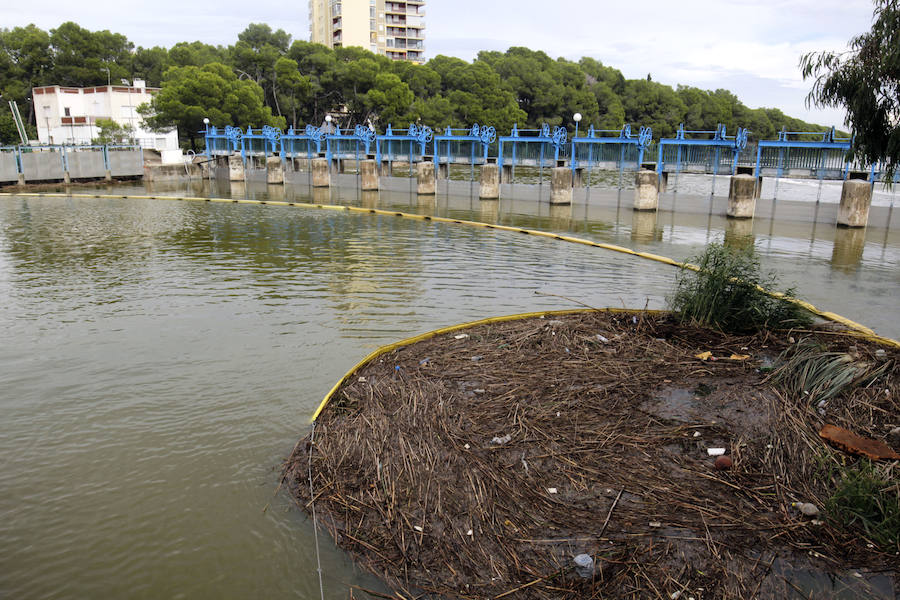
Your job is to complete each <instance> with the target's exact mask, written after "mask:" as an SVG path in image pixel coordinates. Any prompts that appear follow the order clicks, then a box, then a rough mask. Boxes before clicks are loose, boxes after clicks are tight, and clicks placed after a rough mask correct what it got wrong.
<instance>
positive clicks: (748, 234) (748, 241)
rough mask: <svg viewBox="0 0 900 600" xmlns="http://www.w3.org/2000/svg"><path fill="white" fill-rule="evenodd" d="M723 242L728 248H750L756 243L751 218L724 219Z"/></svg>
mask: <svg viewBox="0 0 900 600" xmlns="http://www.w3.org/2000/svg"><path fill="white" fill-rule="evenodd" d="M724 243H725V245H726V246H728V247H729V248H736V249H746V248H752V247H753V245H754V244H755V243H756V238H755V237H754V235H753V219H726V220H725V238H724Z"/></svg>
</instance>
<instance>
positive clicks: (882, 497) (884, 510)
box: [825, 460, 900, 552]
mask: <svg viewBox="0 0 900 600" xmlns="http://www.w3.org/2000/svg"><path fill="white" fill-rule="evenodd" d="M898 488H900V485H898V484H897V483H893V484H892V483H889V482H888V481H885V480H884V479H882V478H881V477H880V476H879V475H878V473H877V472H876V470H875V468H874V467H873V466H872V463H871V462H869V461H867V460H863V461H860V463H859V465H858V466H857V467H847V468H844V469H842V475H841V479H840V481H839V482H838V484H837V489H836V490H835V492H834V494H832V495H831V497H830V498H829V499H828V501H827V502H826V503H825V510H826V512H827V513H828V516H829V517H830V518H831V519H832V520H833V521H835V522H836V523H838V524H839V525H841V526H843V527H845V528H847V529H850V530H856V531H858V532H860V533H861V534H862V535H864V536H865V537H866V538H867V539H868V540H870V541H872V542H873V543H875V544H877V545H878V546H879V548H880V549H881V550H883V551H885V552H897V551H900V489H898Z"/></svg>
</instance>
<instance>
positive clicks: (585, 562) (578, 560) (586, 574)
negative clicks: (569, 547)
mask: <svg viewBox="0 0 900 600" xmlns="http://www.w3.org/2000/svg"><path fill="white" fill-rule="evenodd" d="M574 562H575V573H576V574H577V575H578V576H579V577H581V578H582V579H590V578H591V577H593V576H594V559H593V558H592V557H591V555H590V554H579V555H578V556H576V557H575V558H574Z"/></svg>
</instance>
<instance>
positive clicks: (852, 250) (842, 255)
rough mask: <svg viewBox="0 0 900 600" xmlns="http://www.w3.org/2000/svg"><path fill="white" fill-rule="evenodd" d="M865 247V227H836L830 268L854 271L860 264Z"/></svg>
mask: <svg viewBox="0 0 900 600" xmlns="http://www.w3.org/2000/svg"><path fill="white" fill-rule="evenodd" d="M865 246H866V228H865V227H837V228H836V229H835V230H834V245H833V246H832V251H831V264H832V266H833V267H834V268H835V269H839V270H841V271H847V272H853V271H855V270H856V269H857V268H859V265H860V263H861V262H862V257H863V250H864V249H865Z"/></svg>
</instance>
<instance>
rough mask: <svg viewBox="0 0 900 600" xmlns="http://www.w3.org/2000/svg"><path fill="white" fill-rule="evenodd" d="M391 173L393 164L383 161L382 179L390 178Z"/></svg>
mask: <svg viewBox="0 0 900 600" xmlns="http://www.w3.org/2000/svg"><path fill="white" fill-rule="evenodd" d="M391 175H392V173H391V163H390V161H387V160H382V161H381V176H382V177H390V176H391Z"/></svg>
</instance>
